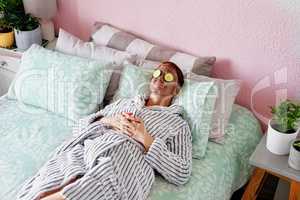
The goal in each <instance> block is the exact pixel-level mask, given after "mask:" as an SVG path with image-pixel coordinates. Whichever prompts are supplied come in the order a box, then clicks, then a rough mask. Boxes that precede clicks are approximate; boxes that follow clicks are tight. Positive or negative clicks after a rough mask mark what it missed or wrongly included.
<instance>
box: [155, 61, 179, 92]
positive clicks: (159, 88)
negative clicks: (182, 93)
mask: <svg viewBox="0 0 300 200" xmlns="http://www.w3.org/2000/svg"><path fill="white" fill-rule="evenodd" d="M156 69H159V70H160V71H161V74H160V76H158V77H156V78H155V77H152V79H151V83H150V91H151V93H154V94H156V95H160V96H175V95H176V94H177V93H178V92H179V89H180V86H179V84H178V76H177V73H176V71H175V70H174V69H173V68H172V67H169V66H168V65H163V64H161V65H160V66H159V67H158V68H156ZM166 73H171V74H172V75H173V77H174V78H173V81H170V82H167V81H165V80H164V75H165V74H166Z"/></svg>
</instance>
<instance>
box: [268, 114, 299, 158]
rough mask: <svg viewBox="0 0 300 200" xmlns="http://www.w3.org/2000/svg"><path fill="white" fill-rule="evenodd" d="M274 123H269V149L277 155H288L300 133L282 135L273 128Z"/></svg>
mask: <svg viewBox="0 0 300 200" xmlns="http://www.w3.org/2000/svg"><path fill="white" fill-rule="evenodd" d="M272 124H274V122H273V121H272V120H270V121H269V124H268V132H267V144H266V146H267V149H268V150H269V151H270V152H272V153H274V154H277V155H287V154H289V152H290V146H291V143H292V141H293V140H294V139H295V138H296V137H297V135H298V131H296V132H295V133H281V132H279V131H277V130H275V129H273V128H272V126H271V125H272Z"/></svg>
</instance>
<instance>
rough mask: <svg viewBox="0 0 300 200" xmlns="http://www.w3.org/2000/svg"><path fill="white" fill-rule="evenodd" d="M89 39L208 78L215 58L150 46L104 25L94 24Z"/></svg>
mask: <svg viewBox="0 0 300 200" xmlns="http://www.w3.org/2000/svg"><path fill="white" fill-rule="evenodd" d="M91 39H92V40H93V42H95V43H96V44H99V45H105V46H108V47H111V48H114V49H118V50H122V51H128V52H130V53H134V54H137V55H138V56H139V57H141V58H143V59H146V60H151V61H157V62H162V61H172V62H174V63H176V64H177V65H178V66H179V67H181V68H182V69H183V71H184V72H193V73H196V74H200V75H206V76H209V75H210V73H211V70H212V66H213V65H214V63H215V61H216V58H215V57H196V56H193V55H189V54H186V53H183V52H179V51H176V50H173V49H169V48H166V47H162V46H158V45H155V44H152V43H150V42H148V41H146V40H143V39H141V38H139V37H137V36H135V35H134V34H131V33H128V32H125V31H122V30H120V29H118V28H116V27H114V26H111V25H109V24H106V23H102V22H96V23H95V24H94V31H93V33H92V36H91Z"/></svg>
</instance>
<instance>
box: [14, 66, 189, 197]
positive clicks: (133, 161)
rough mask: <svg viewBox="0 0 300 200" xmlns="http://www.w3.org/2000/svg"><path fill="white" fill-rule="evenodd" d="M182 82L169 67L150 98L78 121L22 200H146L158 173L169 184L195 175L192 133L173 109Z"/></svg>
mask: <svg viewBox="0 0 300 200" xmlns="http://www.w3.org/2000/svg"><path fill="white" fill-rule="evenodd" d="M183 82H184V79H183V75H182V72H181V71H180V69H179V68H178V67H177V66H176V65H175V64H174V63H171V62H164V63H162V64H161V65H160V66H159V67H158V68H157V69H156V70H154V72H153V77H152V80H151V84H150V91H151V92H150V95H149V96H148V97H142V96H138V97H136V98H133V99H127V100H124V99H123V100H118V101H116V102H115V103H113V104H110V105H108V106H106V107H105V108H104V109H103V110H101V111H99V112H97V113H95V114H92V115H90V116H89V117H87V118H85V119H83V120H80V121H79V123H78V126H77V128H75V129H74V132H73V134H74V136H73V138H72V139H71V140H70V141H68V142H66V143H65V144H63V145H62V146H61V147H60V148H59V149H58V150H57V152H56V153H55V154H54V155H53V157H52V158H51V159H50V160H49V161H48V162H47V163H46V164H45V166H43V167H42V168H41V169H40V170H39V172H38V173H37V174H36V175H35V176H34V177H32V178H31V179H30V180H28V182H26V183H25V185H24V186H23V188H22V190H21V191H20V192H19V194H18V199H19V200H37V199H42V200H64V199H65V200H102V199H105V200H112V199H121V200H133V199H136V200H143V199H146V198H147V196H148V195H149V192H150V189H151V186H152V184H153V182H154V177H155V176H154V170H156V171H157V172H158V173H159V174H161V175H162V176H163V177H164V178H165V179H166V180H168V181H169V182H170V183H173V184H176V185H182V184H185V183H186V182H187V181H188V179H189V177H190V174H191V162H192V155H191V150H192V143H191V133H190V129H189V127H188V124H187V122H186V121H184V120H183V119H182V118H181V116H180V114H181V111H182V107H180V106H178V105H175V104H172V105H171V102H172V99H173V97H174V96H175V95H176V94H177V93H178V92H179V90H180V88H181V86H182V85H183Z"/></svg>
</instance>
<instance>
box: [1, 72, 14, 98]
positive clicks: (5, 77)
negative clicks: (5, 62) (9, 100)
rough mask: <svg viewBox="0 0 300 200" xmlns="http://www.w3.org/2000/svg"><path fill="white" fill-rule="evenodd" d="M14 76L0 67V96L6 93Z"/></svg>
mask: <svg viewBox="0 0 300 200" xmlns="http://www.w3.org/2000/svg"><path fill="white" fill-rule="evenodd" d="M14 77H15V73H14V72H11V71H8V70H6V69H3V68H0V96H2V95H4V94H6V93H7V91H8V88H9V86H10V84H11V82H12V81H13V79H14Z"/></svg>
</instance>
